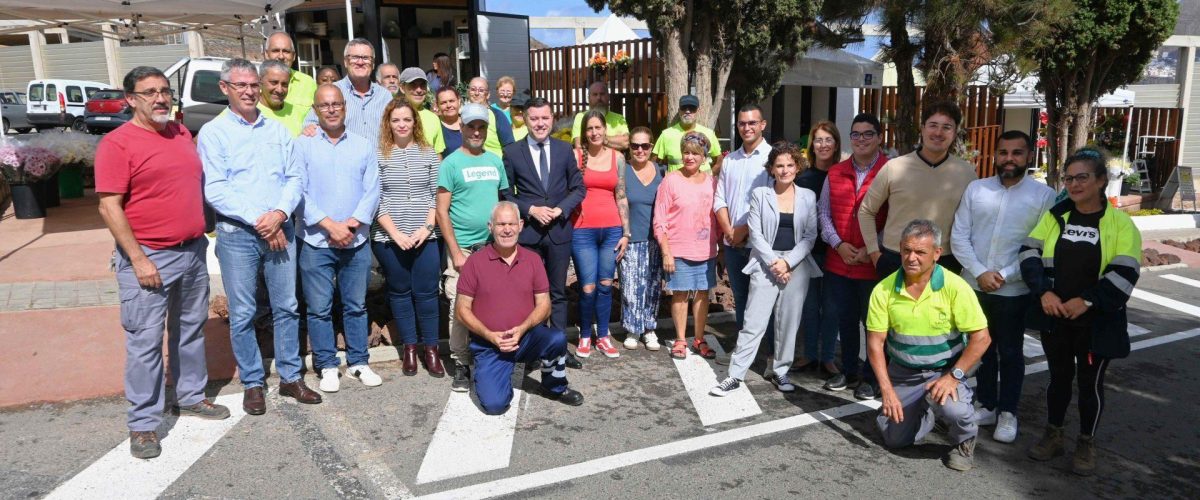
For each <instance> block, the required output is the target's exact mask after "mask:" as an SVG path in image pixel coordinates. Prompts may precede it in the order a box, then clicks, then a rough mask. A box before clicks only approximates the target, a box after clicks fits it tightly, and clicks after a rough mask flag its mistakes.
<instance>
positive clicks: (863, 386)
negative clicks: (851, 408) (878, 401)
mask: <svg viewBox="0 0 1200 500" xmlns="http://www.w3.org/2000/svg"><path fill="white" fill-rule="evenodd" d="M854 399H859V400H863V401H866V400H868V399H875V386H873V385H871V384H868V383H866V382H862V383H860V384H858V387H856V388H855V389H854Z"/></svg>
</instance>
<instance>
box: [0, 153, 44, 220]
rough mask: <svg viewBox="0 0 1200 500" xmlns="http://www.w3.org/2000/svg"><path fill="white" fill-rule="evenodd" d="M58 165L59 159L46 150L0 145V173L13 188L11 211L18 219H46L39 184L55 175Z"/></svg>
mask: <svg viewBox="0 0 1200 500" xmlns="http://www.w3.org/2000/svg"><path fill="white" fill-rule="evenodd" d="M58 162H59V158H58V156H57V155H56V154H54V152H53V151H50V150H48V149H45V148H39V147H32V146H26V145H22V144H17V143H13V142H4V143H0V173H3V175H4V180H5V181H7V182H8V184H9V186H10V187H11V188H12V203H13V210H14V211H15V212H16V216H17V218H18V219H39V218H42V217H45V216H46V204H45V200H44V199H43V196H42V195H43V193H42V192H41V191H42V188H41V186H40V185H39V184H38V183H39V182H40V181H43V180H45V179H48V178H50V177H51V176H53V175H54V173H55V172H56V171H57V170H58Z"/></svg>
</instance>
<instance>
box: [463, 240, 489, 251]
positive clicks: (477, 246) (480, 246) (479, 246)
mask: <svg viewBox="0 0 1200 500" xmlns="http://www.w3.org/2000/svg"><path fill="white" fill-rule="evenodd" d="M486 246H487V242H486V241H481V242H479V243H476V244H474V245H471V246H469V247H466V250H467V251H468V252H471V253H475V252H478V251H480V250H482V249H483V247H486Z"/></svg>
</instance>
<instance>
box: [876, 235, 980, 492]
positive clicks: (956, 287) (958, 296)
mask: <svg viewBox="0 0 1200 500" xmlns="http://www.w3.org/2000/svg"><path fill="white" fill-rule="evenodd" d="M941 233H942V231H941V229H938V227H937V225H936V224H934V223H933V222H930V221H928V220H921V219H918V220H914V221H912V222H909V223H908V225H907V226H905V227H904V230H903V231H901V234H900V255H901V257H900V261H901V266H900V270H899V271H896V272H894V273H892V274H891V275H888V276H885V277H884V278H883V280H882V281H880V282H879V284H878V285H876V286H875V289H874V290H872V291H871V301H870V306H869V307H868V309H869V310H868V312H867V354H868V356H867V357H868V358H869V359H870V361H871V369H872V370H873V371H874V372H875V378H876V379H877V380H878V381H879V391H880V394H881V395H882V396H883V406H882V407H881V408H880V412H879V415H878V416H877V417H876V418H875V424H876V425H877V426H878V427H879V431H880V433H882V434H883V444H884V446H887V447H888V448H902V447H905V446H910V445H912V444H913V443H915V442H917V441H920V440H921V439H922V438H924V437H925V436H926V435H927V434H929V432H930V431H931V430H933V424H934V421H935V419H941V420H942V421H944V422H945V423H946V425H947V427H948V431H949V434H950V440H951V442H953V443H955V446H954V447H953V448H952V449H951V450H950V453H949V454H947V455H946V462H945V464H946V467H949V468H951V469H954V470H958V471H966V470H969V469H971V467H973V466H974V463H975V436H976V435H977V434H978V433H979V425H978V424H977V423H976V422H975V407H974V405H972V404H971V396H972V393H971V388H970V387H968V386H967V375H966V372H968V371H970V370H971V368H972V367H974V366H975V364H976V363H978V362H979V358H980V357H981V356H983V353H984V351H986V350H987V347H988V344H991V341H992V340H991V337H990V336H989V335H988V328H987V318H986V317H984V315H983V309H981V308H980V307H979V301H978V300H977V299H976V298H975V291H974V290H972V289H971V286H970V285H968V284H967V282H966V281H964V280H963V279H962V278H960V277H958V275H956V274H954V273H952V272H950V271H948V270H946V269H945V268H943V267H942V266H941V265H939V264H938V263H937V259H938V257H941V254H942V247H941V241H942V234H941ZM968 338H969V340H968ZM885 345H886V349H887V358H885V357H884V348H885V347H884V346H885Z"/></svg>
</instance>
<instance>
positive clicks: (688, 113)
mask: <svg viewBox="0 0 1200 500" xmlns="http://www.w3.org/2000/svg"><path fill="white" fill-rule="evenodd" d="M699 110H700V98H698V97H696V96H694V95H685V96H683V97H680V98H679V120H677V121H676V122H675V124H674V125H671V126H670V127H669V128H667V129H666V130H663V131H662V134H660V135H659V136H658V142H655V143H654V157H655V158H656V159H657V160H656V161H660V162H666V163H667V170H668V171H675V170H679V168H680V167H682V166H683V153H681V152H680V150H679V143H680V141H682V140H683V136H684V135H686V134H687V133H688V132H692V131H696V132H700V133H701V134H704V136H705V137H707V138H708V144H709V146H708V156H709V158H710V159H711V160H712V163H711V165H710V164H709V162H705V163H704V165H701V166H700V171H701V172H708V171H712V172H713V174H717V173H718V172H720V170H721V145H720V143H719V142H717V134H716V133H714V132H713V130H712V129H710V128H708V127H705V126H704V125H700V124H699V123H696V121H697V119H698V118H699V114H698V113H699Z"/></svg>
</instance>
